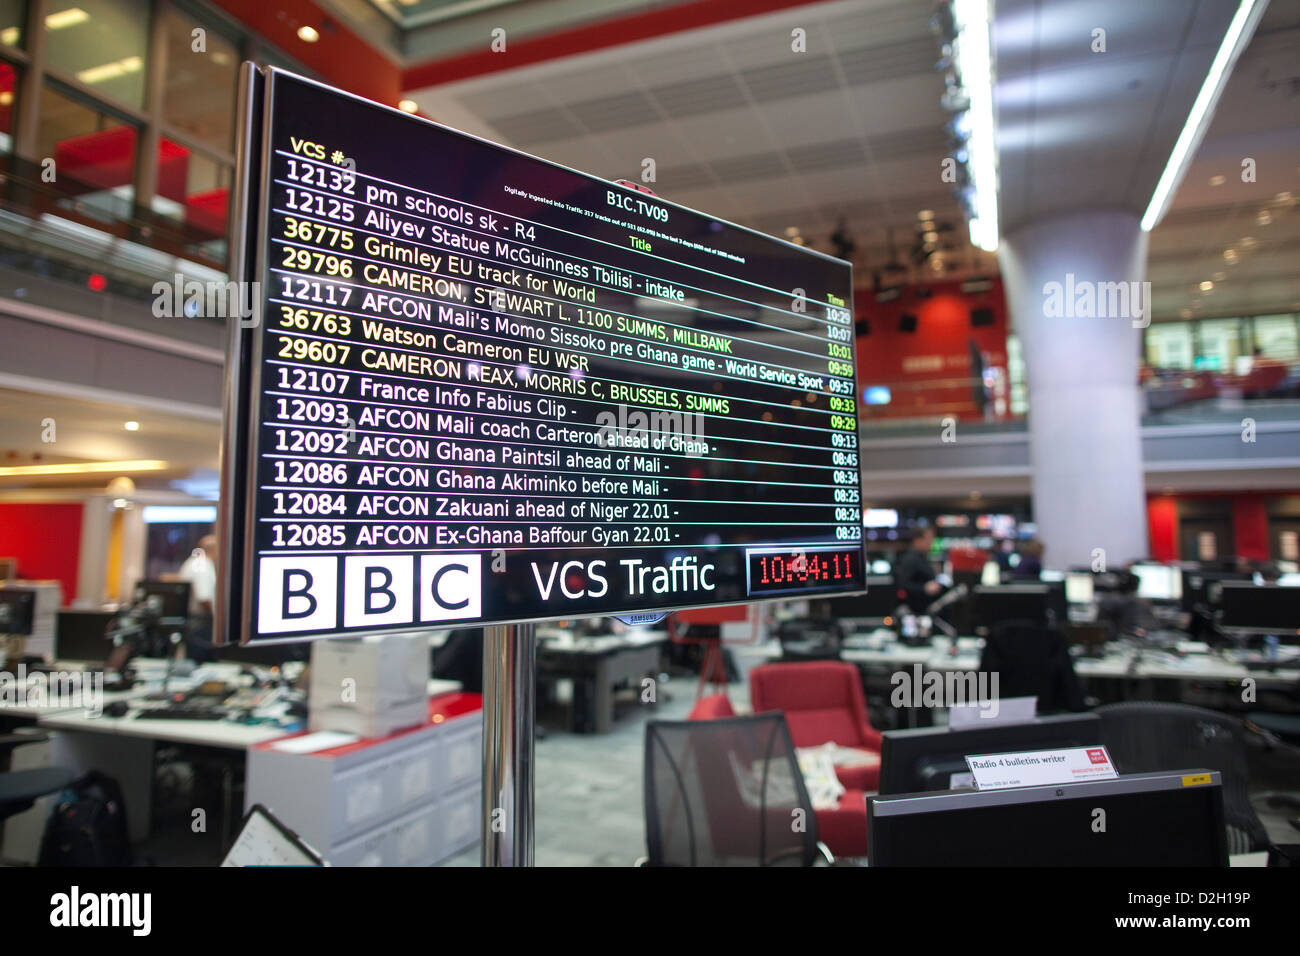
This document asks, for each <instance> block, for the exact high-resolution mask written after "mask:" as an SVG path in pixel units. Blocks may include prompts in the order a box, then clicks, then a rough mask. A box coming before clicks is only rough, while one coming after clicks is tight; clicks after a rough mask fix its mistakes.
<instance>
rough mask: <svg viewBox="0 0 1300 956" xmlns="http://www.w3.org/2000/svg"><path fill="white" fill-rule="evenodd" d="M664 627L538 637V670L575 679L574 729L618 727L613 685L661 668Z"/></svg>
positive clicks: (602, 730)
mask: <svg viewBox="0 0 1300 956" xmlns="http://www.w3.org/2000/svg"><path fill="white" fill-rule="evenodd" d="M666 643H668V634H667V632H665V631H628V632H627V633H626V634H601V635H597V636H594V637H568V636H555V637H551V638H549V639H540V638H539V639H538V642H537V672H538V674H547V675H550V676H552V677H565V678H569V679H571V680H572V681H573V730H574V732H575V733H580V734H581V733H593V732H594V733H598V734H607V733H609V732H610V730H612V729H613V727H614V688H615V687H617V686H618V685H619V684H621V683H623V682H624V681H638V682H639V681H640V679H641V678H643V677H653V676H655V675H656V674H657V673H658V672H659V662H660V655H661V654H662V652H663V646H664V645H665V644H666Z"/></svg>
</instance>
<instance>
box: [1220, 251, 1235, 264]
mask: <svg viewBox="0 0 1300 956" xmlns="http://www.w3.org/2000/svg"><path fill="white" fill-rule="evenodd" d="M1223 258H1224V260H1225V261H1226V262H1227V263H1228V264H1230V265H1234V266H1235V265H1236V264H1237V250H1236V249H1224V250H1223Z"/></svg>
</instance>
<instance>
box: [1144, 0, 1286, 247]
mask: <svg viewBox="0 0 1300 956" xmlns="http://www.w3.org/2000/svg"><path fill="white" fill-rule="evenodd" d="M1267 5H1268V0H1262V2H1261V0H1241V5H1240V6H1239V7H1237V12H1236V13H1235V14H1234V15H1233V17H1232V22H1231V23H1229V24H1228V32H1227V33H1225V34H1224V35H1223V42H1222V43H1221V44H1220V45H1219V52H1218V53H1216V54H1215V55H1214V61H1213V62H1212V63H1211V64H1210V71H1209V72H1208V73H1207V74H1205V82H1204V83H1202V84H1201V91H1200V92H1199V93H1197V94H1196V99H1195V100H1194V101H1193V102H1192V109H1191V112H1189V113H1188V114H1187V122H1185V123H1184V124H1183V131H1182V132H1181V133H1179V134H1178V140H1177V141H1176V142H1175V143H1174V149H1173V152H1171V153H1170V154H1169V161H1168V162H1167V163H1165V170H1164V172H1162V173H1161V174H1160V179H1159V181H1158V182H1157V183H1156V188H1155V192H1153V193H1152V194H1151V202H1150V203H1149V204H1148V205H1147V211H1146V213H1145V215H1143V216H1142V228H1143V229H1144V230H1146V231H1147V232H1150V231H1151V230H1152V229H1154V228H1155V227H1156V224H1157V223H1159V222H1160V220H1161V219H1163V218H1164V215H1165V212H1166V211H1168V208H1169V203H1170V201H1171V200H1172V199H1173V197H1174V190H1175V189H1177V188H1178V184H1179V183H1180V182H1181V181H1182V179H1183V175H1184V174H1185V173H1186V172H1187V167H1188V165H1189V164H1190V162H1191V159H1192V154H1193V153H1195V152H1196V147H1197V146H1199V145H1200V143H1201V138H1202V137H1203V136H1204V135H1205V130H1206V129H1207V128H1208V127H1209V125H1210V117H1211V116H1212V115H1213V114H1214V107H1215V104H1217V103H1218V102H1219V96H1220V94H1222V93H1223V88H1224V87H1225V86H1226V85H1227V83H1228V77H1229V75H1230V74H1231V73H1232V67H1233V65H1234V64H1235V63H1236V62H1237V57H1239V56H1240V55H1241V51H1242V50H1244V49H1245V48H1246V44H1247V43H1248V42H1249V41H1250V38H1251V36H1252V35H1253V34H1254V32H1255V24H1257V23H1258V22H1259V18H1260V16H1261V15H1262V14H1263V13H1264V8H1265V7H1266V6H1267Z"/></svg>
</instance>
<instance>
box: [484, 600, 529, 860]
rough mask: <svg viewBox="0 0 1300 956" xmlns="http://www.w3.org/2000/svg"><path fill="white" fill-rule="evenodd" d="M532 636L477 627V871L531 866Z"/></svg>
mask: <svg viewBox="0 0 1300 956" xmlns="http://www.w3.org/2000/svg"><path fill="white" fill-rule="evenodd" d="M534 636H535V628H534V625H532V624H499V625H495V626H492V627H485V628H483V848H482V852H483V856H482V862H483V866H532V865H533V740H534V730H535V726H534V725H535V722H536V719H537V718H536V713H537V707H536V703H537V643H536V641H535V640H534Z"/></svg>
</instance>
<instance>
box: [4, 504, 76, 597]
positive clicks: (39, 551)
mask: <svg viewBox="0 0 1300 956" xmlns="http://www.w3.org/2000/svg"><path fill="white" fill-rule="evenodd" d="M81 516H82V506H81V504H79V503H73V504H39V503H37V504H29V503H21V504H11V503H3V504H0V557H3V558H11V557H12V558H17V559H18V573H19V575H20V576H21V577H24V578H28V579H30V580H51V579H53V580H57V581H59V582H61V583H62V584H63V603H64V604H69V603H71V602H72V600H73V599H74V598H75V597H76V596H77V563H78V560H79V559H80V556H81Z"/></svg>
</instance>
